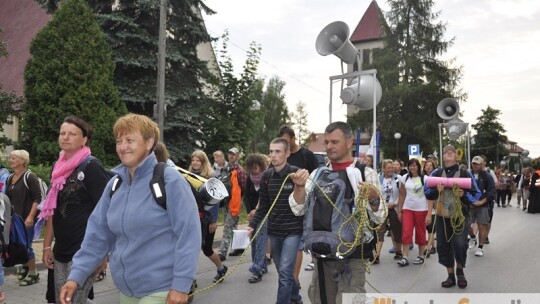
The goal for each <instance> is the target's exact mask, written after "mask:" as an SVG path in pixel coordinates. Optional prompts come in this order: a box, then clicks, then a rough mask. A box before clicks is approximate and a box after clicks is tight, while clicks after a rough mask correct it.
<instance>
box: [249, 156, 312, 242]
mask: <svg viewBox="0 0 540 304" xmlns="http://www.w3.org/2000/svg"><path fill="white" fill-rule="evenodd" d="M297 170H298V168H297V167H294V166H290V165H289V164H286V165H285V167H284V168H283V169H282V170H281V171H279V172H276V171H275V169H274V168H270V169H268V170H266V171H264V174H263V177H262V179H261V184H260V188H259V209H257V211H256V212H255V216H254V218H253V220H252V221H251V222H250V223H249V227H251V228H253V229H255V228H256V227H257V226H258V225H259V223H260V222H261V221H262V220H263V218H264V217H265V216H266V214H267V213H268V211H269V210H270V207H271V206H272V204H273V202H274V200H275V199H276V197H277V194H278V192H279V190H280V189H281V185H282V184H283V181H284V180H285V178H286V177H287V175H289V174H290V173H293V172H296V171H297ZM293 190H294V183H293V182H292V180H291V179H290V178H289V179H287V182H286V183H285V185H284V187H283V189H282V190H281V193H280V195H279V198H278V199H277V201H276V204H275V205H274V207H273V209H272V212H271V213H270V215H269V216H268V236H271V237H277V238H284V237H286V236H288V235H302V231H303V230H302V226H303V220H304V217H303V216H295V215H294V214H293V213H292V211H291V208H290V207H289V195H291V193H292V192H293Z"/></svg>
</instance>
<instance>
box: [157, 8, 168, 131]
mask: <svg viewBox="0 0 540 304" xmlns="http://www.w3.org/2000/svg"><path fill="white" fill-rule="evenodd" d="M166 30H167V0H160V4H159V40H158V79H157V82H158V83H157V104H158V126H159V133H160V134H159V135H160V138H161V141H165V138H164V137H163V129H164V123H165V113H164V112H165V54H166V37H165V34H166Z"/></svg>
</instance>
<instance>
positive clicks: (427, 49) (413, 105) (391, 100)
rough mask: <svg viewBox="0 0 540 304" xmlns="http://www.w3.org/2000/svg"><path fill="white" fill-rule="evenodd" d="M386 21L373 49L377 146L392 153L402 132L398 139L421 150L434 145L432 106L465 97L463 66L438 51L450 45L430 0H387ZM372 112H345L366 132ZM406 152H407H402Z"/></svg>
mask: <svg viewBox="0 0 540 304" xmlns="http://www.w3.org/2000/svg"><path fill="white" fill-rule="evenodd" d="M388 3H389V6H390V11H389V12H388V13H387V14H386V21H387V22H388V23H384V24H382V26H383V28H384V48H382V49H377V50H375V51H374V55H373V58H374V59H373V64H372V65H370V66H368V67H367V69H369V68H375V69H377V78H378V79H379V81H380V82H381V86H382V99H381V101H380V103H379V104H378V106H377V122H378V123H377V129H378V130H379V131H381V147H382V149H383V150H384V151H385V152H386V153H388V154H389V155H395V154H396V153H395V152H396V150H395V147H396V145H395V139H394V137H393V134H394V133H396V132H399V133H401V135H402V138H401V141H402V142H406V143H415V144H419V145H420V146H421V148H422V150H424V151H426V150H429V151H433V150H435V149H437V147H438V143H439V138H438V131H437V130H438V123H440V122H441V119H440V118H439V117H438V116H437V112H436V108H437V104H438V102H439V101H440V100H442V99H443V98H446V97H453V98H455V99H456V100H458V101H464V100H465V98H466V95H465V94H463V93H462V92H461V91H460V90H459V89H458V88H457V85H458V84H459V81H460V77H461V68H459V67H458V68H456V67H452V65H453V60H450V61H448V62H444V61H442V60H440V59H439V56H440V55H442V54H444V53H445V52H446V50H447V49H448V48H449V47H450V46H451V45H452V43H453V40H449V41H446V40H444V39H443V35H444V32H445V30H446V26H445V24H443V23H441V22H438V21H437V19H438V17H439V15H440V12H436V13H434V12H432V8H433V1H431V0H407V1H405V0H389V1H388ZM372 117H373V112H372V111H363V112H358V113H357V114H355V115H353V116H351V117H349V123H350V124H351V126H352V127H353V128H356V127H360V128H361V129H362V130H366V131H368V132H369V131H370V130H371V129H372V124H373V120H372ZM401 156H402V157H403V156H405V153H401Z"/></svg>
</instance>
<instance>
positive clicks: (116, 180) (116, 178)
mask: <svg viewBox="0 0 540 304" xmlns="http://www.w3.org/2000/svg"><path fill="white" fill-rule="evenodd" d="M121 184H122V179H121V178H120V176H118V174H117V175H115V176H114V177H113V183H112V187H111V191H110V192H109V198H112V196H113V194H114V192H116V190H118V188H120V185H121Z"/></svg>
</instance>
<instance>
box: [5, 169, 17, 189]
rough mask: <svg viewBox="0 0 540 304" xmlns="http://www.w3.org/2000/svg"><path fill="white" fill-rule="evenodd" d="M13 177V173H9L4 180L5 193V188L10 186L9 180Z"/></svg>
mask: <svg viewBox="0 0 540 304" xmlns="http://www.w3.org/2000/svg"><path fill="white" fill-rule="evenodd" d="M13 175H15V173H11V174H10V175H8V177H7V178H6V191H7V187H8V186H9V185H10V184H11V180H12V179H13Z"/></svg>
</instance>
